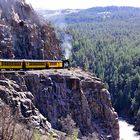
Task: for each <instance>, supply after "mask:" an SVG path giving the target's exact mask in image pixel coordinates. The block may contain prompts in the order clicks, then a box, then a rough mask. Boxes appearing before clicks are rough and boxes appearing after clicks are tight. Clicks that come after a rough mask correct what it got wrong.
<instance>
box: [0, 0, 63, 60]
mask: <svg viewBox="0 0 140 140" xmlns="http://www.w3.org/2000/svg"><path fill="white" fill-rule="evenodd" d="M61 55H62V54H61V50H60V47H59V41H58V39H57V37H56V34H55V31H54V29H53V28H52V27H51V26H50V25H49V24H48V23H47V22H46V21H43V20H42V19H41V18H40V17H38V15H37V14H36V13H35V11H34V10H33V9H32V7H30V6H29V5H27V4H26V3H25V2H24V0H0V58H18V59H24V58H26V59H32V58H33V59H53V58H57V59H60V58H61Z"/></svg>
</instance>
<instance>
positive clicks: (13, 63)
mask: <svg viewBox="0 0 140 140" xmlns="http://www.w3.org/2000/svg"><path fill="white" fill-rule="evenodd" d="M0 69H22V60H10V59H8V60H7V59H0Z"/></svg>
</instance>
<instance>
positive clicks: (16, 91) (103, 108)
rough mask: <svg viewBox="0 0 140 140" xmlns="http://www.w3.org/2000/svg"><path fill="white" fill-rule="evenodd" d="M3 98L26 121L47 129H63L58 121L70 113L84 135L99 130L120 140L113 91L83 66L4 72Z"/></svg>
mask: <svg viewBox="0 0 140 140" xmlns="http://www.w3.org/2000/svg"><path fill="white" fill-rule="evenodd" d="M0 99H1V100H2V101H4V102H5V103H6V104H9V105H10V106H11V107H12V108H13V109H15V110H18V112H19V115H20V116H21V118H22V119H23V120H25V122H28V123H29V124H33V125H34V126H36V127H39V128H45V129H46V130H47V131H49V130H51V129H52V128H54V129H57V130H61V124H60V122H59V120H60V119H61V118H62V117H63V118H66V117H67V115H70V116H71V118H72V119H73V120H74V122H75V123H76V127H78V128H79V134H80V135H81V136H82V135H83V136H87V135H89V134H92V133H93V132H96V133H98V134H99V137H100V139H103V140H110V139H111V140H118V139H119V124H118V116H117V113H116V112H115V111H114V109H113V108H112V104H111V98H110V93H109V92H108V91H107V90H106V89H105V87H104V84H103V83H102V82H101V80H100V79H98V78H96V77H95V76H94V75H91V74H90V73H87V72H84V71H82V70H80V69H71V70H66V69H65V70H42V71H28V72H1V74H0Z"/></svg>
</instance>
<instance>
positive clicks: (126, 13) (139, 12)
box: [38, 6, 140, 24]
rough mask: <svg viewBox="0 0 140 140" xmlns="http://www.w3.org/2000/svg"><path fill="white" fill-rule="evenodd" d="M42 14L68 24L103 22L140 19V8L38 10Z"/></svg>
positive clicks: (52, 19)
mask: <svg viewBox="0 0 140 140" xmlns="http://www.w3.org/2000/svg"><path fill="white" fill-rule="evenodd" d="M38 12H39V13H40V14H43V15H44V16H45V17H46V18H49V19H50V20H51V21H52V22H54V23H55V22H57V21H59V22H61V21H62V22H64V20H65V23H67V24H75V23H81V22H84V23H87V22H88V23H89V22H90V23H91V22H101V21H105V20H124V21H129V20H130V19H131V20H135V19H137V20H139V19H140V18H139V17H140V8H133V7H113V6H111V7H95V8H90V9H85V10H79V9H77V10H72V9H66V10H58V11H57V10H55V11H53V10H52V11H51V10H38Z"/></svg>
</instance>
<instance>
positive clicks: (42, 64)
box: [25, 61, 46, 69]
mask: <svg viewBox="0 0 140 140" xmlns="http://www.w3.org/2000/svg"><path fill="white" fill-rule="evenodd" d="M25 68H27V69H38V68H42V69H45V68H46V62H34V61H27V62H25Z"/></svg>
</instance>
